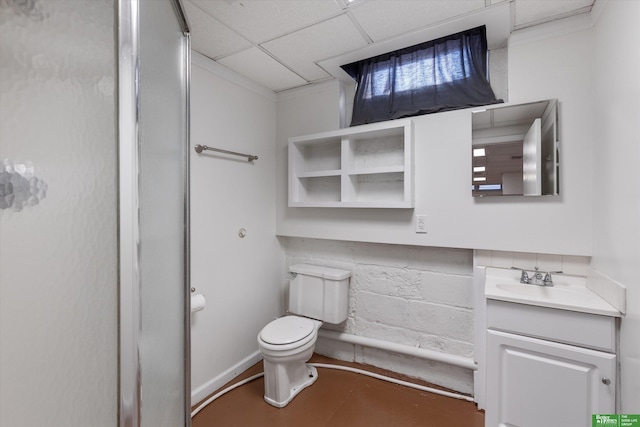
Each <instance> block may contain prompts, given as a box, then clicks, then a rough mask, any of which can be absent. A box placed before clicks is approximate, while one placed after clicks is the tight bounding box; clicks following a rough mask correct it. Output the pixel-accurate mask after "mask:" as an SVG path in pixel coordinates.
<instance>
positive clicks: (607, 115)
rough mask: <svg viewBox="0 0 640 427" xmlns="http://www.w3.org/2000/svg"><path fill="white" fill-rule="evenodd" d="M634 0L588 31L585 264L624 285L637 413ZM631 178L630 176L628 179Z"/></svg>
mask: <svg viewBox="0 0 640 427" xmlns="http://www.w3.org/2000/svg"><path fill="white" fill-rule="evenodd" d="M639 17H640V2H637V1H624V0H610V1H609V2H608V3H607V6H606V8H605V9H604V10H603V12H602V14H601V15H600V17H599V19H598V21H597V23H596V26H595V31H594V48H593V50H594V62H593V70H594V74H595V79H594V81H595V84H594V88H595V103H594V109H595V118H596V120H594V132H595V138H594V139H595V141H596V144H595V145H594V157H595V158H596V159H597V167H595V168H594V170H595V171H596V172H595V173H594V174H593V177H592V180H591V182H590V184H591V185H592V186H593V192H594V198H593V212H594V227H593V235H594V245H593V247H594V250H593V261H592V267H593V268H595V269H596V270H598V271H600V272H601V273H603V274H605V275H607V276H609V277H611V278H612V279H614V280H616V281H618V282H619V283H621V284H623V285H625V286H626V287H627V315H626V316H625V317H624V318H623V319H622V323H621V337H620V352H621V358H620V359H621V360H620V362H621V373H620V374H621V375H620V377H621V386H622V399H621V403H622V408H621V410H622V412H623V413H636V414H637V413H639V412H640V188H639V187H638V186H637V185H635V183H636V182H638V177H637V170H638V165H639V164H640V145H639V144H638V135H639V133H640V124H639V123H640V122H639V121H638V118H639V117H640V105H639V104H638V99H640V83H639V81H638V76H640V55H639V54H638V52H639V47H638V46H640V27H639V26H638V18H639ZM630 183H634V184H631V185H630Z"/></svg>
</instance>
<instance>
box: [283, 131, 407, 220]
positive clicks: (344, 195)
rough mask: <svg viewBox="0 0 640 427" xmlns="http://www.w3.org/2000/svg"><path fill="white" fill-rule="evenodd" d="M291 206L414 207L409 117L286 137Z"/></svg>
mask: <svg viewBox="0 0 640 427" xmlns="http://www.w3.org/2000/svg"><path fill="white" fill-rule="evenodd" d="M289 206H290V207H334V208H413V207H414V202H413V122H412V121H411V119H402V120H393V121H389V122H383V123H373V124H369V125H362V126H355V127H350V128H345V129H339V130H336V131H331V132H323V133H317V134H313V135H305V136H298V137H294V138H289Z"/></svg>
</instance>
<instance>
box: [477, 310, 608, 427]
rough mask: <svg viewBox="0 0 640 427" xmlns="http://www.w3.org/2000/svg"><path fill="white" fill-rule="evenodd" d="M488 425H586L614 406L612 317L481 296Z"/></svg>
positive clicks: (495, 426) (489, 426) (525, 426)
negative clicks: (484, 300)
mask: <svg viewBox="0 0 640 427" xmlns="http://www.w3.org/2000/svg"><path fill="white" fill-rule="evenodd" d="M487 328H488V329H487V371H486V372H487V395H486V402H487V404H486V419H485V425H486V426H487V427H497V426H514V427H516V426H517V427H540V426H546V427H554V426H557V427H566V426H576V427H579V426H590V425H591V419H592V415H593V414H613V413H615V412H616V405H615V403H616V402H615V396H616V383H617V379H616V372H617V371H616V364H617V362H616V319H615V318H614V317H611V316H603V315H598V314H590V313H581V312H573V311H568V310H561V309H555V308H546V307H536V306H530V305H526V304H518V303H512V302H504V301H496V300H487Z"/></svg>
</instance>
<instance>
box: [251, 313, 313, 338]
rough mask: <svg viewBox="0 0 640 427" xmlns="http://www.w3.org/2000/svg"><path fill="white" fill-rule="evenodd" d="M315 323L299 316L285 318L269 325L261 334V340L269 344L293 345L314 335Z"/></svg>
mask: <svg viewBox="0 0 640 427" xmlns="http://www.w3.org/2000/svg"><path fill="white" fill-rule="evenodd" d="M313 329H314V323H313V321H312V320H310V319H306V318H304V317H298V316H285V317H281V318H280V319H276V320H274V321H273V322H271V323H269V324H268V325H267V326H265V327H264V328H263V329H262V332H260V339H262V341H264V342H266V343H269V344H276V345H282V344H291V343H294V342H296V341H300V340H302V339H304V338H305V337H308V336H309V335H310V334H311V333H313Z"/></svg>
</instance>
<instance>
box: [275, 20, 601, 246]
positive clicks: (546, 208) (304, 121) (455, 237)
mask: <svg viewBox="0 0 640 427" xmlns="http://www.w3.org/2000/svg"><path fill="white" fill-rule="evenodd" d="M591 41H592V38H591V33H590V32H589V31H588V30H582V31H579V32H574V33H571V34H569V35H561V36H557V37H554V38H552V39H545V40H541V41H538V40H534V41H528V42H527V43H524V42H521V43H520V44H518V45H517V46H512V47H510V48H509V52H508V55H507V56H508V63H509V79H508V81H509V96H510V102H512V103H521V102H528V101H534V100H539V99H547V98H558V99H559V101H560V107H559V108H560V127H559V132H560V141H561V148H560V149H561V154H560V156H561V162H562V164H561V172H560V181H561V184H560V185H561V187H560V192H561V195H560V196H555V197H542V198H525V197H510V198H483V199H478V198H472V197H471V189H470V187H471V184H470V183H471V110H459V111H452V112H446V113H439V114H431V115H426V116H420V117H415V118H413V120H414V123H415V153H414V158H415V209H414V210H410V209H398V210H393V209H389V210H384V209H367V210H363V209H327V208H289V207H287V199H286V197H287V186H286V173H287V162H286V159H287V157H286V146H287V138H289V137H291V136H297V135H301V134H307V133H314V132H319V131H326V130H332V129H337V128H338V125H339V120H338V118H337V117H335V114H336V112H335V108H336V105H337V103H338V99H337V98H335V97H334V95H335V96H337V93H338V91H336V90H333V88H332V87H331V86H329V85H325V86H323V87H319V88H318V89H317V91H316V92H313V91H312V90H310V89H309V88H305V89H303V90H300V91H298V92H296V91H289V92H287V93H286V96H285V94H283V95H279V98H278V129H277V135H278V137H277V147H278V163H277V166H278V170H277V172H276V173H277V175H278V188H277V190H278V196H277V200H278V204H277V232H278V234H279V235H284V236H298V237H308V238H327V239H335V240H353V241H364V242H380V243H394V244H407V245H418V246H439V247H453V248H469V249H489V250H505V251H519V252H534V253H552V254H564V255H590V253H591V250H592V247H591V242H592V237H591V233H592V225H591V224H592V218H591V197H592V191H591V189H590V186H588V185H585V182H589V181H590V180H591V173H592V170H591V164H592V152H591V147H592V143H593V128H592V123H593V120H592V118H593V108H592V106H593V90H592V78H593V73H592V72H591V71H589V70H590V69H591V66H592V62H593V54H592V53H591V50H590V49H591ZM585 70H587V71H585ZM414 214H422V215H426V216H427V231H428V232H427V234H416V233H415V225H414V223H415V218H414Z"/></svg>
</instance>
